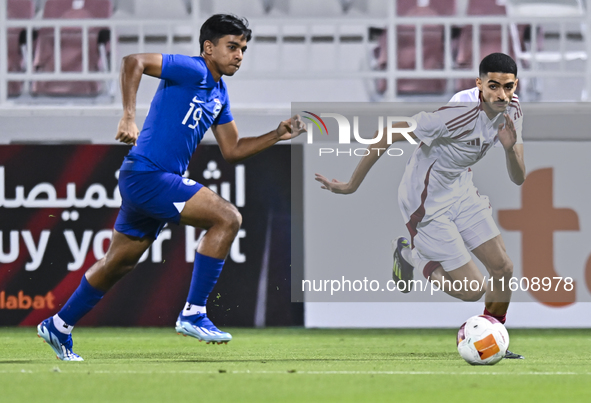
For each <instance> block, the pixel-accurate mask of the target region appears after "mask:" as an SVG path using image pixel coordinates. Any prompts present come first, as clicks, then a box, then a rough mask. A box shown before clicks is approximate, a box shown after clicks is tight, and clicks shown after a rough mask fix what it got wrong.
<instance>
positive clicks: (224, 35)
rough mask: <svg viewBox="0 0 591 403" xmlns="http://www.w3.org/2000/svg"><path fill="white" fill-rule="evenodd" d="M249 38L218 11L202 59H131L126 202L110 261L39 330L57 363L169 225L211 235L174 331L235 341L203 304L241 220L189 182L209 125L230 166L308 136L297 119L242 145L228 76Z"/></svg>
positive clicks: (125, 66) (123, 178)
mask: <svg viewBox="0 0 591 403" xmlns="http://www.w3.org/2000/svg"><path fill="white" fill-rule="evenodd" d="M250 37H251V30H250V29H248V22H247V21H246V20H244V19H239V18H237V17H235V16H232V15H225V14H217V15H214V16H212V17H211V18H209V19H208V20H207V21H206V22H205V23H204V24H203V25H202V27H201V32H200V36H199V43H200V46H201V55H200V56H196V57H189V56H183V55H168V54H135V55H130V56H126V57H124V58H123V62H122V66H121V92H122V95H123V117H122V118H121V121H120V122H119V127H118V129H117V135H116V137H115V138H116V139H117V140H119V141H121V142H123V143H126V144H130V145H133V147H132V148H131V151H130V152H129V154H128V155H127V156H126V157H125V160H124V161H123V165H122V167H121V170H120V174H119V189H120V191H121V196H122V200H123V202H122V205H121V210H120V211H119V215H118V217H117V221H116V222H115V229H114V231H113V237H112V240H111V244H110V246H109V250H108V251H107V253H106V255H105V257H104V258H102V259H101V260H99V261H98V262H96V263H95V264H94V265H93V266H92V267H91V268H90V269H89V270H88V271H87V272H86V273H85V275H84V276H83V277H82V281H81V283H80V286H79V287H78V289H77V290H76V291H75V292H74V294H72V296H71V297H70V299H69V300H68V301H67V302H66V304H65V305H64V306H63V307H62V309H61V310H60V311H59V312H58V313H57V314H56V315H54V316H53V317H50V318H48V319H46V320H44V321H43V322H41V323H40V324H39V326H38V327H37V330H38V334H39V336H40V337H42V338H43V339H44V340H45V341H46V342H47V343H48V344H49V345H50V346H51V347H52V349H53V350H54V351H55V353H56V354H57V357H58V358H59V359H61V360H64V361H82V358H81V357H80V356H79V355H77V354H76V353H74V352H73V351H72V346H73V342H72V336H71V331H72V328H73V327H74V325H76V323H77V322H78V321H79V320H80V319H81V318H82V317H83V316H84V315H85V314H86V313H88V312H89V311H90V310H91V309H92V308H93V307H94V306H95V305H96V304H97V303H98V302H99V301H100V300H101V298H102V297H103V295H104V294H105V293H106V292H107V291H108V290H109V289H110V288H111V287H112V286H113V285H114V284H115V283H116V282H117V281H119V280H120V279H121V278H122V277H123V276H125V274H127V273H129V272H130V271H131V270H133V269H134V267H135V266H136V265H137V263H138V261H139V259H140V257H141V256H142V254H143V253H144V252H145V251H146V249H148V247H150V245H151V244H152V242H154V240H155V239H156V237H157V236H158V234H159V233H160V231H161V230H162V228H163V227H164V225H165V224H166V223H167V222H172V223H175V224H179V223H180V224H185V225H191V226H194V227H198V228H203V229H205V230H207V232H206V234H205V236H204V237H203V238H202V240H201V242H200V243H199V246H198V248H197V251H196V254H195V263H194V268H193V276H192V279H191V285H190V288H189V295H188V297H187V303H186V305H185V307H184V309H183V310H182V312H181V313H180V314H179V317H178V319H177V321H176V331H177V332H178V333H180V334H183V335H187V336H192V337H195V338H197V339H199V340H205V341H207V342H208V343H210V342H213V343H218V344H221V343H224V342H225V343H227V342H228V341H230V340H232V336H231V335H230V334H229V333H226V332H223V331H221V330H219V329H218V328H217V327H215V325H214V324H213V323H212V322H211V321H210V320H209V319H208V317H207V311H206V307H205V305H206V302H207V298H208V296H209V294H210V293H211V291H212V290H213V287H214V286H215V284H216V282H217V279H218V277H219V275H220V273H221V270H222V266H223V265H224V259H225V258H226V255H227V254H228V252H229V250H230V246H231V244H232V242H233V240H234V238H235V237H236V234H237V233H238V230H239V228H240V224H241V221H242V217H241V215H240V213H239V212H238V210H237V209H236V207H235V206H234V205H232V204H231V203H229V202H228V201H226V200H224V199H222V198H221V197H220V196H218V195H217V194H215V193H214V192H213V191H211V190H210V189H208V188H207V187H204V186H203V185H201V184H199V183H197V182H195V181H193V180H191V179H187V178H183V177H182V175H183V173H184V172H185V170H186V169H187V166H188V165H189V160H190V159H191V156H192V154H193V152H194V151H195V149H196V147H197V145H198V144H199V142H200V141H201V139H202V138H203V135H204V134H205V132H206V131H207V130H208V129H209V128H211V129H212V131H213V134H214V135H215V138H216V140H217V142H218V144H219V146H220V149H221V152H222V155H223V157H224V159H225V160H226V161H228V162H231V163H235V162H238V161H241V160H243V159H245V158H247V157H250V156H252V155H254V154H256V153H258V152H260V151H262V150H264V149H266V148H268V147H270V146H272V145H274V144H275V143H277V142H278V141H281V140H289V139H291V138H293V137H295V136H297V135H299V134H301V133H302V132H303V131H305V125H304V123H303V122H302V121H301V119H300V118H299V117H298V116H294V117H293V118H292V119H288V120H285V121H282V122H281V123H280V124H279V126H278V127H277V129H275V130H273V131H271V132H269V133H267V134H264V135H261V136H258V137H247V138H238V129H237V128H236V124H235V123H234V119H233V117H232V113H231V111H230V101H229V99H228V93H227V91H226V85H225V83H224V81H223V80H222V76H223V75H227V76H232V75H234V73H236V71H238V69H239V68H240V64H241V62H242V58H243V56H244V52H245V51H246V44H247V42H248V41H249V40H250ZM143 74H147V75H149V76H152V77H159V78H160V79H161V81H160V85H159V87H158V90H157V91H156V94H155V96H154V98H153V100H152V103H151V105H150V111H149V113H148V116H147V118H146V121H145V123H144V126H143V129H142V131H141V133H139V130H138V128H137V126H136V124H135V104H136V102H135V101H136V99H135V98H136V93H137V89H138V86H139V83H140V79H141V77H142V75H143Z"/></svg>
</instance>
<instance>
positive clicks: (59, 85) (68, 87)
mask: <svg viewBox="0 0 591 403" xmlns="http://www.w3.org/2000/svg"><path fill="white" fill-rule="evenodd" d="M111 12H112V5H111V2H110V1H109V0H73V1H72V0H47V2H46V3H45V6H44V9H43V18H44V19H86V18H101V19H104V18H109V17H110V16H111ZM56 32H57V29H54V28H41V29H40V30H39V33H38V37H37V43H36V47H35V61H34V67H35V71H38V72H54V71H63V72H74V71H77V72H88V71H105V70H106V69H107V68H108V53H109V47H110V32H109V30H108V28H101V27H95V28H88V30H86V31H83V29H81V28H74V27H66V28H61V29H60V30H59V41H60V51H59V53H58V52H56V51H55V48H54V45H55V42H56V40H55V33H56ZM85 37H86V38H87V39H86V41H87V43H86V45H85V44H83V41H84V38H85ZM85 50H86V56H85V55H84V53H85ZM56 59H59V61H60V62H59V63H56ZM101 90H102V83H101V82H100V81H34V82H33V83H32V86H31V93H32V94H33V95H62V96H63V95H67V96H78V95H86V96H94V95H97V94H99V93H100V91H101Z"/></svg>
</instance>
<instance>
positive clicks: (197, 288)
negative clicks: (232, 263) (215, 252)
mask: <svg viewBox="0 0 591 403" xmlns="http://www.w3.org/2000/svg"><path fill="white" fill-rule="evenodd" d="M223 266H224V261H223V260H222V259H216V258H214V257H209V256H205V255H202V254H200V253H198V252H196V253H195V263H194V265H193V277H192V278H191V287H190V288H189V296H188V297H187V302H188V303H189V304H192V305H199V306H205V304H206V303H207V297H209V294H210V293H211V292H212V291H213V287H214V286H215V284H216V283H217V281H218V277H219V276H220V273H221V272H222V267H223Z"/></svg>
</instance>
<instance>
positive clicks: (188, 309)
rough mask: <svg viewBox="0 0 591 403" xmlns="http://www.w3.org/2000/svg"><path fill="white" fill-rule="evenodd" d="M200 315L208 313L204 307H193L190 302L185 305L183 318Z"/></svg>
mask: <svg viewBox="0 0 591 403" xmlns="http://www.w3.org/2000/svg"><path fill="white" fill-rule="evenodd" d="M200 313H207V310H206V309H205V307H204V306H199V305H192V304H190V303H188V302H187V303H186V304H185V308H184V309H183V316H191V315H197V314H200Z"/></svg>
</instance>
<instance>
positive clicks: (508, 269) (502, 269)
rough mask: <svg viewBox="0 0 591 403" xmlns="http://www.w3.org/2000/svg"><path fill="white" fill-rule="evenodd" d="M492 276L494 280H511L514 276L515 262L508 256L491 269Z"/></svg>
mask: <svg viewBox="0 0 591 403" xmlns="http://www.w3.org/2000/svg"><path fill="white" fill-rule="evenodd" d="M490 274H491V275H492V277H493V278H499V279H500V278H511V277H512V276H513V262H512V261H511V259H509V257H508V256H506V257H504V258H503V259H501V260H499V262H497V263H495V264H494V265H493V267H491V268H490Z"/></svg>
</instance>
